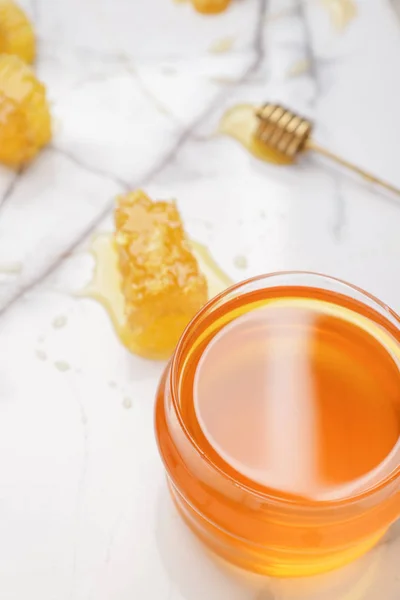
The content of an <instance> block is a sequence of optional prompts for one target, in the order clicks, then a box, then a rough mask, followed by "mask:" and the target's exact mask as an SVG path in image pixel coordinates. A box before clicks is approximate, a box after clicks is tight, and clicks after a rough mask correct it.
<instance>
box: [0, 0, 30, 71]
mask: <svg viewBox="0 0 400 600" xmlns="http://www.w3.org/2000/svg"><path fill="white" fill-rule="evenodd" d="M35 46H36V44H35V34H34V32H33V28H32V25H31V23H30V21H29V19H28V17H27V16H26V14H25V13H24V11H23V10H22V9H21V8H20V7H19V6H18V5H17V4H15V2H12V0H0V53H1V54H16V55H17V56H19V58H21V59H22V60H24V61H25V62H27V63H32V62H33V60H34V58H35Z"/></svg>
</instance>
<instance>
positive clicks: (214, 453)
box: [155, 273, 400, 577]
mask: <svg viewBox="0 0 400 600" xmlns="http://www.w3.org/2000/svg"><path fill="white" fill-rule="evenodd" d="M260 340H261V341H262V343H260ZM260 348H261V350H260ZM260 353H261V354H260ZM260 356H261V358H260ZM257 365H259V366H258V367H257ZM299 365H300V366H299ZM399 365H400V321H399V318H398V317H397V316H396V314H395V313H394V312H393V311H391V310H390V309H389V308H388V307H387V306H385V305H384V304H382V303H381V302H379V301H378V300H376V299H375V298H373V297H372V296H370V295H369V294H367V293H366V292H364V291H362V290H360V289H358V288H356V287H354V286H351V285H349V284H346V283H344V282H342V281H339V280H336V279H333V278H330V277H326V276H322V275H317V274H312V273H278V274H273V275H266V276H260V277H256V278H254V279H251V280H248V281H246V282H243V283H240V284H237V285H234V286H233V287H231V288H229V289H228V290H226V291H224V292H223V293H222V294H220V295H219V296H217V297H215V298H213V299H212V300H211V301H210V302H209V303H208V304H207V305H206V306H205V307H204V308H203V309H202V310H201V311H200V312H199V313H198V314H197V315H196V316H195V318H194V319H193V320H192V322H191V323H190V324H189V325H188V327H187V328H186V330H185V332H184V333H183V335H182V337H181V340H180V342H179V343H178V346H177V348H176V351H175V353H174V355H173V357H172V359H171V361H170V363H169V365H168V367H167V369H166V371H165V373H164V375H163V377H162V380H161V382H160V385H159V389H158V395H157V402H156V415H155V426H156V436H157V441H158V445H159V450H160V453H161V457H162V459H163V462H164V465H165V469H166V472H167V478H168V484H169V489H170V492H171V494H172V497H173V500H174V502H175V504H176V506H177V508H178V510H179V512H180V514H181V515H182V517H183V518H184V520H185V521H186V523H187V524H188V525H189V527H190V528H191V529H192V530H193V531H194V532H195V534H196V535H197V536H198V537H199V538H200V539H201V540H203V542H204V543H205V544H206V545H207V546H208V547H209V548H210V549H211V550H213V551H214V552H215V553H217V554H218V555H220V556H221V557H223V558H225V559H226V560H228V561H229V562H231V563H234V564H236V565H238V566H240V567H242V568H246V569H249V570H252V571H255V572H259V573H264V574H268V575H271V576H279V577H285V576H303V575H311V574H315V573H320V572H324V571H328V570H330V569H334V568H337V567H339V566H341V565H344V564H346V563H348V562H350V561H352V560H353V559H356V558H357V557H359V556H361V555H362V554H364V553H365V552H366V551H368V550H369V549H370V548H372V547H373V546H374V545H375V544H376V543H377V542H378V541H379V540H380V539H381V538H382V536H383V535H384V534H385V532H386V531H387V529H388V527H389V526H390V525H391V524H392V523H393V522H394V521H395V520H396V519H397V518H398V517H399V516H400V441H399V440H400V437H399V435H400V433H399V432H400V366H399ZM305 371H306V372H307V376H306V377H305V375H304V373H305ZM310 373H311V375H310ZM260 376H261V377H263V378H264V380H265V381H264V383H263V384H262V385H261V386H260V384H259V381H261V380H259V377H260ZM310 377H311V379H310ZM310 381H311V383H312V385H311V384H310ZM271 382H272V383H271ZM263 386H264V387H263ZM352 386H353V387H352ZM354 386H355V387H354ZM260 387H263V390H264V391H263V393H262V396H260V394H259V390H260ZM264 388H265V389H264ZM299 390H301V391H300V392H299ZM353 392H354V393H353ZM259 396H260V397H259ZM316 399H317V400H316ZM315 402H317V403H318V406H317V405H316V404H315ZM310 406H311V407H312V411H313V412H312V413H311V412H308V410H309V407H310ZM316 406H317V409H318V410H317V413H318V414H317V416H316V412H315V411H316ZM305 407H308V408H307V410H306V408H305ZM257 411H259V412H257ZM352 411H353V412H352ZM293 415H297V416H296V419H294V418H293ZM298 415H303V416H304V418H303V416H301V417H299V416H298ZM300 421H301V426H300V425H299V423H300ZM260 423H261V425H260ZM310 423H312V426H311V428H310ZM316 423H317V425H316ZM321 423H322V425H321ZM316 432H317V434H318V435H316ZM318 436H319V437H318ZM321 436H322V437H321ZM310 439H313V440H314V441H313V444H315V448H317V447H318V453H317V454H318V455H317V459H318V460H317V462H316V460H315V456H314V455H313V454H310V448H311V452H313V451H314V446H313V445H312V444H311V445H310V443H309V440H310ZM305 445H306V446H307V448H308V449H307V451H305V450H304V448H305ZM264 451H265V456H266V457H267V458H266V463H268V464H264V463H263V460H260V457H261V458H262V459H264V455H263V452H264ZM307 453H308V454H307ZM303 455H304V456H303ZM339 455H340V460H339V458H338V457H339ZM310 457H311V458H312V460H311V459H310ZM313 457H314V458H313ZM303 459H304V460H303ZM368 461H369V462H368ZM321 464H322V466H321ZM260 465H261V466H260ZM275 467H277V468H275ZM310 473H312V476H310ZM303 476H304V477H303ZM302 477H303V479H302ZM291 486H292V487H291ZM296 486H297V487H296Z"/></svg>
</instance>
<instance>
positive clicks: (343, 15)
mask: <svg viewBox="0 0 400 600" xmlns="http://www.w3.org/2000/svg"><path fill="white" fill-rule="evenodd" d="M322 4H323V6H325V8H326V9H327V10H328V11H329V14H330V19H331V21H332V23H333V25H334V26H335V27H336V29H338V30H343V29H345V28H346V27H347V25H348V24H349V23H350V21H352V20H353V19H354V18H355V17H356V16H357V5H356V3H355V1H354V0H322Z"/></svg>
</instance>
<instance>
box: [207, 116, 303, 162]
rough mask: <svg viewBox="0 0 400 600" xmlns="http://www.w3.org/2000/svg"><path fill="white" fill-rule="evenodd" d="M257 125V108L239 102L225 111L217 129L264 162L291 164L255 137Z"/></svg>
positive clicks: (288, 159)
mask: <svg viewBox="0 0 400 600" xmlns="http://www.w3.org/2000/svg"><path fill="white" fill-rule="evenodd" d="M258 125H259V121H258V118H257V108H256V107H255V106H254V105H252V104H239V105H238V106H234V107H232V108H230V109H229V110H227V111H226V113H225V114H224V115H223V117H222V119H221V121H220V123H219V129H218V131H219V133H221V134H223V135H228V136H230V137H232V138H233V139H235V140H237V141H238V142H239V143H240V144H241V145H242V146H243V147H244V148H246V150H248V151H249V152H250V154H252V155H253V156H255V157H256V158H258V159H260V160H263V161H264V162H269V163H273V164H276V165H290V164H293V161H292V160H291V159H290V158H288V157H287V156H285V155H283V154H281V153H280V152H277V151H276V150H273V149H272V148H269V147H268V146H266V144H264V143H263V142H262V141H261V140H260V139H258V138H257V136H256V132H257V129H258Z"/></svg>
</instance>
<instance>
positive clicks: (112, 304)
mask: <svg viewBox="0 0 400 600" xmlns="http://www.w3.org/2000/svg"><path fill="white" fill-rule="evenodd" d="M190 244H191V247H192V251H193V254H194V256H195V257H196V260H197V262H198V264H199V268H200V271H201V272H202V273H203V275H204V276H205V277H206V279H207V284H208V294H209V298H212V297H214V296H216V295H217V294H219V293H220V292H222V291H223V290H224V289H226V288H227V287H229V286H230V285H231V284H232V281H231V279H230V278H229V277H228V276H227V275H226V274H225V273H224V272H223V271H222V270H221V269H220V267H219V266H218V265H217V264H216V263H215V261H214V260H213V258H212V256H211V255H210V253H209V251H208V250H207V248H206V247H205V246H203V245H202V244H199V243H198V242H193V241H190ZM90 252H91V254H92V255H93V257H94V259H95V263H96V264H95V269H94V274H93V279H92V281H91V282H90V283H89V285H88V286H86V287H85V288H84V289H83V290H82V291H81V292H80V293H79V294H78V295H79V296H81V297H86V298H92V299H93V300H96V301H97V302H99V303H100V304H102V305H103V306H104V308H105V309H106V311H107V313H108V314H109V316H110V319H111V321H112V323H113V325H114V328H115V331H116V333H117V335H118V337H119V338H120V340H121V342H122V343H123V344H124V345H128V344H127V342H128V337H129V331H127V330H126V327H125V317H124V297H123V295H122V292H121V289H120V286H121V281H120V273H119V270H118V257H117V253H116V251H115V249H114V245H113V238H112V235H111V234H110V233H103V234H99V235H97V236H95V237H94V238H93V240H92V244H91V247H90ZM129 346H130V348H131V347H132V345H131V344H130V345H129Z"/></svg>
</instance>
